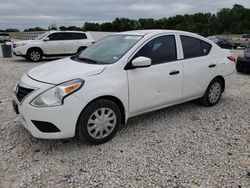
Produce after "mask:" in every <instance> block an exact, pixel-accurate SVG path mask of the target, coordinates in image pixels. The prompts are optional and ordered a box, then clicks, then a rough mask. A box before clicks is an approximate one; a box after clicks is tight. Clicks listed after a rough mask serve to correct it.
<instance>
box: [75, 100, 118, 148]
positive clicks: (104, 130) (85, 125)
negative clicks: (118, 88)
mask: <svg viewBox="0 0 250 188" xmlns="http://www.w3.org/2000/svg"><path fill="white" fill-rule="evenodd" d="M120 124H121V112H120V110H119V107H118V106H117V105H116V104H115V103H113V102H112V101H110V100H106V99H98V100H96V101H94V102H93V103H91V104H90V105H88V106H87V107H86V109H85V110H84V111H83V112H82V113H81V115H80V117H79V120H78V125H77V134H78V136H79V137H80V139H82V140H84V141H86V142H88V143H90V144H102V143H105V142H107V141H109V140H110V139H111V138H112V137H113V136H114V135H115V133H116V132H117V130H118V128H119V126H120Z"/></svg>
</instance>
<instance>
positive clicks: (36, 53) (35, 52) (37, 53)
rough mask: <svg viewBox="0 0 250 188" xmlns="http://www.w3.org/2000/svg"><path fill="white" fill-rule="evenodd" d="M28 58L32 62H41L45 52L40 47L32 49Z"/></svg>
mask: <svg viewBox="0 0 250 188" xmlns="http://www.w3.org/2000/svg"><path fill="white" fill-rule="evenodd" d="M26 57H27V59H28V60H29V61H32V62H39V61H41V60H42V58H43V53H42V51H41V50H40V49H36V48H35V49H30V50H29V51H28V52H27V55H26Z"/></svg>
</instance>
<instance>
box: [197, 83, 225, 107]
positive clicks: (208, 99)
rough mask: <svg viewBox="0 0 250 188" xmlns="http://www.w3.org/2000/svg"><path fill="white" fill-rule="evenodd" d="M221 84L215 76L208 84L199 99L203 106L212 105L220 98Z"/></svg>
mask: <svg viewBox="0 0 250 188" xmlns="http://www.w3.org/2000/svg"><path fill="white" fill-rule="evenodd" d="M222 91H223V85H222V82H221V80H220V79H219V78H215V79H214V80H213V81H212V82H211V83H210V84H209V86H208V88H207V90H206V92H205V94H204V95H203V97H202V98H201V99H200V103H201V104H202V105H203V106H214V105H216V104H217V103H218V101H219V100H220V98H221V94H222Z"/></svg>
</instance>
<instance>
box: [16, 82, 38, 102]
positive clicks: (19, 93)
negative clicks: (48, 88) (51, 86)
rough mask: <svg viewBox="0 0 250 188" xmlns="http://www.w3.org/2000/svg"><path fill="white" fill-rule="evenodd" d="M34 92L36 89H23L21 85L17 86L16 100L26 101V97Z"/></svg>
mask: <svg viewBox="0 0 250 188" xmlns="http://www.w3.org/2000/svg"><path fill="white" fill-rule="evenodd" d="M32 91H34V89H30V88H25V87H22V86H20V85H17V89H16V98H17V100H18V101H19V102H21V101H22V100H23V99H24V97H25V96H27V95H28V94H29V93H31V92H32Z"/></svg>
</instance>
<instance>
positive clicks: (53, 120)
mask: <svg viewBox="0 0 250 188" xmlns="http://www.w3.org/2000/svg"><path fill="white" fill-rule="evenodd" d="M25 81H28V82H29V83H27V82H25ZM21 82H22V84H26V83H27V86H32V87H33V88H34V87H36V88H38V89H36V90H35V91H33V92H32V93H30V94H29V95H28V96H27V97H26V98H25V99H24V100H23V101H22V102H21V103H20V102H19V101H18V100H17V99H16V97H14V101H15V102H14V103H16V105H17V109H16V110H15V111H17V112H19V115H20V120H21V122H22V124H23V126H24V127H25V128H26V129H27V130H28V131H29V132H30V133H31V134H32V135H33V136H34V137H36V138H43V139H62V138H71V137H74V136H75V129H76V124H77V120H78V117H79V115H80V113H81V111H82V109H83V108H84V107H85V106H86V103H85V102H83V101H82V100H81V99H79V98H78V97H76V96H74V94H72V95H71V96H69V97H67V98H66V99H65V101H64V104H63V105H61V106H55V107H34V106H31V105H30V102H31V101H32V100H33V99H34V98H35V97H36V96H37V95H39V94H40V93H41V92H43V91H45V90H46V89H48V88H50V87H52V86H53V85H50V84H45V83H40V82H37V81H34V80H32V79H31V78H27V75H25V76H24V77H23V78H22V79H21ZM39 88H43V89H39ZM13 106H15V105H13Z"/></svg>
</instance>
